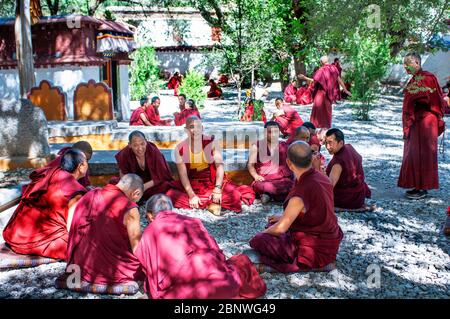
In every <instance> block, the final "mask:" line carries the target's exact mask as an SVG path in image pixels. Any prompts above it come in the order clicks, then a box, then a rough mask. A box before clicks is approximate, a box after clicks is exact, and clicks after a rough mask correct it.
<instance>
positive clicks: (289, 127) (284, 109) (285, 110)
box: [272, 98, 303, 136]
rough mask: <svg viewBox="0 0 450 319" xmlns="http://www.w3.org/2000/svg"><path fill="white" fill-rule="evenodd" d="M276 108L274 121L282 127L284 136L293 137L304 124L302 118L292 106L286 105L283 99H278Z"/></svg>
mask: <svg viewBox="0 0 450 319" xmlns="http://www.w3.org/2000/svg"><path fill="white" fill-rule="evenodd" d="M275 107H276V108H277V111H275V113H274V114H273V116H272V121H275V122H277V123H278V124H279V125H280V131H281V134H282V135H284V136H290V135H292V134H293V133H294V132H295V129H296V128H297V127H299V126H301V125H302V124H303V120H302V118H301V117H300V115H299V114H298V112H297V111H296V110H295V109H294V108H293V107H292V106H290V105H287V104H285V103H284V102H283V99H280V98H277V99H276V100H275Z"/></svg>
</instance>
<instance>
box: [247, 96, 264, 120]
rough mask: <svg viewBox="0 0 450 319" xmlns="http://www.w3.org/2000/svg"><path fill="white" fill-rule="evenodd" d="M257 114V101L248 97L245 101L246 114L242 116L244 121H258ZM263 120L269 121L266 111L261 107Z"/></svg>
mask: <svg viewBox="0 0 450 319" xmlns="http://www.w3.org/2000/svg"><path fill="white" fill-rule="evenodd" d="M255 118H256V116H255V101H254V100H253V99H248V100H247V102H246V103H245V110H244V114H243V115H242V117H241V121H242V122H253V121H256V119H255ZM261 121H263V122H264V123H266V122H267V118H266V113H265V112H264V109H261Z"/></svg>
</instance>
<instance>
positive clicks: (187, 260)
mask: <svg viewBox="0 0 450 319" xmlns="http://www.w3.org/2000/svg"><path fill="white" fill-rule="evenodd" d="M146 206H147V207H146V208H147V220H148V221H149V223H150V224H149V225H148V226H147V228H146V229H145V230H144V232H143V234H142V237H141V239H140V241H139V244H138V245H137V246H136V248H135V255H136V256H137V258H138V259H139V261H140V262H141V264H142V265H143V268H144V271H145V274H146V277H147V278H146V281H145V284H144V290H145V292H146V293H147V294H148V295H149V298H151V299H232V298H233V299H234V298H258V297H260V296H263V295H264V294H265V292H266V289H267V288H266V284H265V283H264V281H263V279H262V278H261V277H260V276H259V274H258V272H257V270H256V268H255V266H254V265H253V264H252V262H251V261H250V260H249V258H248V257H247V256H246V255H243V254H240V255H236V256H233V257H231V258H229V259H227V258H226V257H225V255H224V254H223V252H222V250H221V249H220V248H219V246H218V245H217V242H216V240H215V239H214V238H213V237H212V236H211V235H210V234H209V233H208V231H207V230H206V228H205V227H204V226H203V223H202V222H201V220H200V219H197V218H192V217H188V216H184V215H180V214H177V213H175V212H174V211H173V206H172V202H171V200H170V198H168V197H167V196H165V195H154V196H152V197H151V198H150V199H149V201H148V202H147V205H146Z"/></svg>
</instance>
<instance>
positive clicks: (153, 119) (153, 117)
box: [145, 104, 171, 126]
mask: <svg viewBox="0 0 450 319" xmlns="http://www.w3.org/2000/svg"><path fill="white" fill-rule="evenodd" d="M145 115H146V116H147V119H148V121H149V122H150V124H151V125H153V126H170V122H171V120H161V117H160V116H159V110H158V109H156V108H155V107H154V106H153V105H152V104H150V105H149V106H147V110H145Z"/></svg>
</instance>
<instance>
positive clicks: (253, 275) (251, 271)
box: [227, 254, 267, 299]
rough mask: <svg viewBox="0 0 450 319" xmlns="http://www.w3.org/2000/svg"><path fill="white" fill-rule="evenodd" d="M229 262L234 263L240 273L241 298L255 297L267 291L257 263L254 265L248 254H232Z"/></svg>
mask: <svg viewBox="0 0 450 319" xmlns="http://www.w3.org/2000/svg"><path fill="white" fill-rule="evenodd" d="M227 262H228V263H229V264H231V265H233V266H234V267H235V268H236V270H237V271H238V273H239V277H240V280H241V284H240V288H239V298H246V299H253V298H258V297H261V296H263V295H264V294H265V293H266V291H267V286H266V283H265V282H264V280H263V279H262V278H261V277H260V275H259V273H258V271H257V269H256V267H255V265H253V263H252V262H251V261H250V259H249V258H248V256H247V255H245V254H239V255H236V256H232V257H231V258H230V259H228V260H227Z"/></svg>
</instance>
